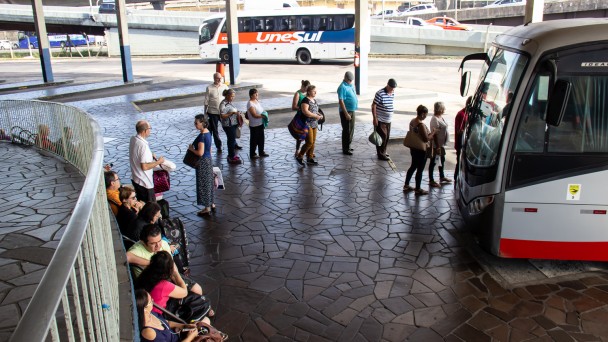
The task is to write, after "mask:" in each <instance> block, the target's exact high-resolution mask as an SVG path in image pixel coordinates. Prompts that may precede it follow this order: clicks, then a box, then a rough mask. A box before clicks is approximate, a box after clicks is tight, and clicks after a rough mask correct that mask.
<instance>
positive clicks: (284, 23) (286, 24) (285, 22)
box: [280, 18, 289, 32]
mask: <svg viewBox="0 0 608 342" xmlns="http://www.w3.org/2000/svg"><path fill="white" fill-rule="evenodd" d="M288 30H289V19H285V18H282V19H281V28H280V31H282V32H285V31H288Z"/></svg>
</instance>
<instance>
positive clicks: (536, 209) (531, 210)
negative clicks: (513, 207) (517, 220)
mask: <svg viewBox="0 0 608 342" xmlns="http://www.w3.org/2000/svg"><path fill="white" fill-rule="evenodd" d="M524 212H526V213H536V212H538V208H525V209H524Z"/></svg>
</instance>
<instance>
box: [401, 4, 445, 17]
mask: <svg viewBox="0 0 608 342" xmlns="http://www.w3.org/2000/svg"><path fill="white" fill-rule="evenodd" d="M426 13H437V7H435V5H434V4H420V5H416V6H412V7H410V8H408V9H407V10H405V11H403V12H401V15H419V14H426Z"/></svg>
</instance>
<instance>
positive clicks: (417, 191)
mask: <svg viewBox="0 0 608 342" xmlns="http://www.w3.org/2000/svg"><path fill="white" fill-rule="evenodd" d="M414 193H415V194H416V196H421V195H428V194H429V192H428V191H426V190H422V189H416V190H414Z"/></svg>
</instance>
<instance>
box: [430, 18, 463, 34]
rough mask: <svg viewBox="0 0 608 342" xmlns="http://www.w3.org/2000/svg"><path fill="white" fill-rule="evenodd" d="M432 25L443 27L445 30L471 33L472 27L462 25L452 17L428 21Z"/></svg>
mask: <svg viewBox="0 0 608 342" xmlns="http://www.w3.org/2000/svg"><path fill="white" fill-rule="evenodd" d="M426 22H427V23H429V24H430V25H435V26H438V27H441V28H442V29H444V30H458V31H471V30H472V29H471V27H470V26H467V25H464V24H461V23H459V22H458V21H456V19H454V18H450V17H435V18H431V19H429V20H427V21H426Z"/></svg>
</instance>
